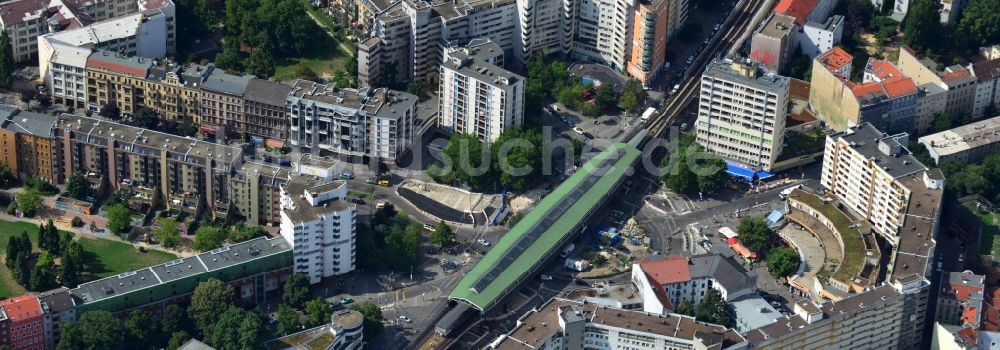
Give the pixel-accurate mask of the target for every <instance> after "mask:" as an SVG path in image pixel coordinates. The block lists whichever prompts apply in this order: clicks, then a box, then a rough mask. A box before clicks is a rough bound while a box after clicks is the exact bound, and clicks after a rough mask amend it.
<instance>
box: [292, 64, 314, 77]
mask: <svg viewBox="0 0 1000 350" xmlns="http://www.w3.org/2000/svg"><path fill="white" fill-rule="evenodd" d="M292 75H294V76H295V77H296V78H299V79H304V80H309V81H319V74H316V71H314V70H312V68H309V66H307V65H306V64H305V63H299V64H298V65H296V66H295V70H294V71H293V72H292Z"/></svg>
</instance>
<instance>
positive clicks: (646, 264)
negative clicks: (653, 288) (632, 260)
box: [639, 256, 691, 286]
mask: <svg viewBox="0 0 1000 350" xmlns="http://www.w3.org/2000/svg"><path fill="white" fill-rule="evenodd" d="M639 267H640V268H642V271H643V272H645V273H646V276H648V277H649V279H650V280H651V281H653V282H655V283H656V284H657V286H662V285H665V284H671V283H677V282H686V281H690V280H691V272H690V271H688V260H687V258H685V257H683V256H670V257H667V258H666V259H663V260H655V261H649V260H647V261H641V262H639Z"/></svg>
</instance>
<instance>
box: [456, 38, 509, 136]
mask: <svg viewBox="0 0 1000 350" xmlns="http://www.w3.org/2000/svg"><path fill="white" fill-rule="evenodd" d="M498 54H499V55H500V56H501V57H502V55H503V51H502V50H501V49H500V47H499V46H498V45H496V44H494V43H492V42H485V43H480V44H478V45H470V46H468V47H466V48H464V49H458V50H452V51H450V52H448V55H447V56H448V57H447V59H446V60H445V62H444V64H442V65H441V84H440V87H439V91H438V92H439V95H438V96H439V100H438V101H439V105H438V107H439V109H438V113H439V116H438V124H439V125H440V126H441V128H443V129H445V130H447V131H450V132H458V133H466V134H473V135H476V137H478V138H479V139H481V140H483V141H486V142H493V141H496V140H497V138H499V137H500V134H501V133H503V132H504V130H507V129H509V128H511V127H519V126H521V125H522V124H523V123H524V78H522V77H521V76H519V75H517V74H514V73H511V72H509V71H507V70H505V69H503V68H500V67H498V66H496V65H494V64H492V63H490V61H494V62H496V60H497V58H496V57H497V55H498ZM501 60H502V59H501Z"/></svg>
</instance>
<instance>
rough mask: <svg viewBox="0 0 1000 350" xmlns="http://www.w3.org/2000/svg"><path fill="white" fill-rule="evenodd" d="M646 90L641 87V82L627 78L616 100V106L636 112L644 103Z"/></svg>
mask: <svg viewBox="0 0 1000 350" xmlns="http://www.w3.org/2000/svg"><path fill="white" fill-rule="evenodd" d="M647 97H648V95H647V94H646V90H643V89H642V84H641V83H639V81H638V80H635V79H629V80H628V81H626V82H625V90H624V91H623V92H622V97H621V99H620V100H619V101H618V106H619V107H621V108H622V109H624V110H626V111H630V112H637V111H638V110H639V108H641V107H642V106H643V105H644V104H645V103H646V98H647Z"/></svg>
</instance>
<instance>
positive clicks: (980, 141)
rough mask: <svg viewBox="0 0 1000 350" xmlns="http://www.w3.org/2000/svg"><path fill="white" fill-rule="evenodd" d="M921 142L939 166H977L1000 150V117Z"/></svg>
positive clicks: (942, 133) (961, 127) (940, 134)
mask: <svg viewBox="0 0 1000 350" xmlns="http://www.w3.org/2000/svg"><path fill="white" fill-rule="evenodd" d="M917 141H918V142H920V144H921V145H923V146H924V147H925V148H927V152H928V153H930V156H931V158H932V159H934V162H935V163H937V164H938V165H940V164H942V163H945V162H955V163H958V164H976V163H979V162H981V161H982V160H983V159H986V157H989V156H990V155H993V154H996V153H997V151H998V150H1000V117H994V118H990V119H984V120H981V121H978V122H975V123H972V124H968V125H963V126H960V127H957V128H954V129H950V130H945V131H942V132H939V133H936V134H931V135H926V136H921V137H920V138H919V139H917Z"/></svg>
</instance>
